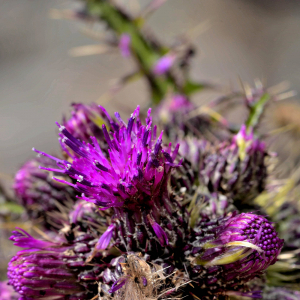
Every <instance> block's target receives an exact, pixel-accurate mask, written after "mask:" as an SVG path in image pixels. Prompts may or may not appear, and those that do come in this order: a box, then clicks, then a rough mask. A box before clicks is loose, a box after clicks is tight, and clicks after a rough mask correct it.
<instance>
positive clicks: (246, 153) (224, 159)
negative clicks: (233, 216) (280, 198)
mask: <svg viewBox="0 0 300 300" xmlns="http://www.w3.org/2000/svg"><path fill="white" fill-rule="evenodd" d="M266 157H267V153H266V150H265V144H264V143H263V142H261V141H260V140H258V139H256V138H255V137H254V136H253V133H252V132H250V133H247V132H246V127H245V126H242V128H241V130H240V132H239V133H238V134H237V135H235V136H234V137H233V138H232V141H231V142H230V143H228V142H223V143H222V144H218V145H216V146H213V145H208V147H207V149H206V152H205V153H203V155H202V157H201V163H200V167H199V169H200V172H199V178H200V181H201V183H202V184H203V185H205V186H206V187H207V188H208V189H209V191H210V192H218V193H221V194H223V195H226V196H228V197H230V198H232V199H233V200H234V201H235V205H236V206H237V207H238V208H241V207H242V205H244V207H243V208H245V204H247V205H251V201H252V200H253V199H254V198H255V197H256V196H257V195H258V194H260V193H261V192H262V191H263V190H264V188H265V184H266V177H267V165H266V161H265V159H266Z"/></svg>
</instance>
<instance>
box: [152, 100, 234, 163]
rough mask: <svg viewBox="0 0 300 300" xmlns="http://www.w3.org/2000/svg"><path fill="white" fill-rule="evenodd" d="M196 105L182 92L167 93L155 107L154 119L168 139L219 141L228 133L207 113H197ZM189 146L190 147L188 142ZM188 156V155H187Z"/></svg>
mask: <svg viewBox="0 0 300 300" xmlns="http://www.w3.org/2000/svg"><path fill="white" fill-rule="evenodd" d="M196 112H197V107H196V106H195V105H194V104H193V103H192V102H191V101H189V99H188V98H187V96H185V95H183V94H173V95H169V96H168V97H167V98H166V99H164V100H163V101H162V102H161V103H160V104H159V105H158V106H157V108H156V111H155V114H154V120H155V121H156V122H157V123H158V124H159V125H160V126H161V127H162V128H163V129H164V133H165V135H166V136H167V137H168V138H169V140H170V141H179V143H180V145H181V142H183V143H184V142H185V140H186V137H189V139H192V138H194V140H193V142H194V141H195V140H200V139H206V140H210V141H212V140H213V141H216V140H218V141H220V140H224V139H225V138H228V136H229V133H228V131H227V130H226V129H225V128H224V126H223V125H222V124H221V122H216V121H213V119H212V117H210V116H209V115H208V114H203V113H198V114H195V113H196ZM189 147H192V146H191V145H190V144H189ZM187 158H188V157H187Z"/></svg>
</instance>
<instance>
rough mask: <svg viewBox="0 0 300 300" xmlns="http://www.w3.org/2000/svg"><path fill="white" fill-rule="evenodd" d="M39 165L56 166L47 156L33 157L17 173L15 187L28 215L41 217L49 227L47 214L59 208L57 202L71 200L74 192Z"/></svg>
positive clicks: (18, 198)
mask: <svg viewBox="0 0 300 300" xmlns="http://www.w3.org/2000/svg"><path fill="white" fill-rule="evenodd" d="M39 165H41V166H43V167H45V168H53V167H56V164H55V162H53V161H52V160H51V159H49V158H47V157H37V158H34V159H31V160H29V161H28V162H26V163H25V164H24V165H23V166H22V168H21V169H20V170H19V171H18V172H17V173H16V176H15V181H14V186H13V187H14V190H15V193H16V196H17V200H18V201H19V203H20V204H21V205H22V206H24V207H25V209H26V212H27V214H28V216H29V217H30V218H31V219H33V220H37V219H38V218H40V220H42V221H43V223H42V224H43V225H44V226H46V227H49V226H50V224H49V222H48V219H49V216H48V215H47V214H48V213H50V212H51V211H56V210H58V207H57V202H59V203H61V204H66V203H69V202H71V199H72V198H73V197H74V192H73V189H72V188H70V187H68V186H66V185H64V184H61V183H59V182H56V181H54V180H53V179H52V178H51V176H50V174H49V172H45V171H44V170H41V169H40V168H39ZM66 179H67V178H66ZM58 221H59V220H58Z"/></svg>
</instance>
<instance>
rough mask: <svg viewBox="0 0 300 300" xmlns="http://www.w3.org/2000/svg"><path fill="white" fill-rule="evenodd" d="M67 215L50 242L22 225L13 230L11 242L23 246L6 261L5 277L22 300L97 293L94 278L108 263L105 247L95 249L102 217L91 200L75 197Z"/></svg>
mask: <svg viewBox="0 0 300 300" xmlns="http://www.w3.org/2000/svg"><path fill="white" fill-rule="evenodd" d="M69 218H70V222H69V223H68V224H65V227H64V228H62V229H61V234H60V235H56V236H55V237H54V238H53V239H52V241H51V242H50V241H45V240H39V239H36V238H34V237H32V236H31V235H29V234H28V233H27V232H25V231H24V230H22V229H19V231H14V232H13V235H12V237H11V238H10V239H11V240H12V241H14V242H15V243H14V245H16V246H18V247H21V248H25V249H24V250H21V251H19V252H18V253H17V254H16V255H15V256H14V257H13V258H12V260H11V261H10V263H9V266H8V278H9V283H10V284H11V285H12V286H13V287H14V289H15V290H16V291H17V292H18V293H19V294H20V295H21V296H22V297H23V298H22V299H23V300H31V299H50V300H52V299H53V300H54V299H55V300H56V299H74V300H80V299H81V300H82V299H91V298H92V297H94V296H95V295H97V291H98V285H97V283H96V280H99V278H100V274H101V273H102V271H103V270H104V269H105V268H106V267H107V266H108V265H109V264H108V263H105V260H106V257H107V260H108V262H109V261H110V260H111V258H112V257H111V254H110V252H109V251H106V252H103V251H95V250H97V249H96V245H97V242H98V241H99V232H103V231H104V230H105V229H104V228H105V227H106V226H107V223H106V217H105V215H102V213H101V214H100V213H96V212H95V207H94V205H93V204H91V203H87V202H85V201H79V202H78V203H76V205H75V206H74V209H73V210H72V211H71V212H70V215H69ZM100 239H101V235H100ZM87 262H88V263H87ZM67 297H68V298H67Z"/></svg>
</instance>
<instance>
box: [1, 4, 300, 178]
mask: <svg viewBox="0 0 300 300" xmlns="http://www.w3.org/2000/svg"><path fill="white" fill-rule="evenodd" d="M122 1H123V2H125V3H126V2H128V5H132V6H133V7H134V6H135V5H136V2H137V1H138V2H139V3H140V5H142V6H144V5H146V4H147V3H149V1H140V0H136V1H134V0H132V1H129V0H122ZM0 3H1V9H0V69H1V73H0V99H1V100H0V101H1V102H0V103H1V109H0V172H1V173H2V174H8V175H10V174H13V173H14V172H15V171H16V170H17V168H18V167H19V166H20V165H21V164H22V163H23V162H24V161H25V160H26V159H28V158H29V157H32V156H33V153H32V151H31V148H32V147H33V146H34V147H36V148H38V149H40V150H44V151H45V150H47V151H48V152H55V151H56V150H57V149H58V141H57V136H56V126H55V124H54V122H55V121H60V120H61V118H62V114H63V113H68V112H69V105H70V103H72V102H84V103H88V102H93V101H94V102H97V103H99V104H101V103H103V102H104V100H103V98H101V95H103V94H104V93H105V92H106V91H107V90H108V88H109V87H110V86H111V85H112V83H113V79H114V78H115V79H116V78H118V77H120V76H122V75H124V74H126V72H128V71H130V70H132V69H133V63H132V62H130V60H127V59H124V58H122V57H121V55H119V53H115V54H104V55H92V56H86V57H75V58H74V57H70V55H69V54H68V52H69V50H70V49H72V48H74V47H78V46H84V45H87V44H93V43H97V41H94V40H92V39H91V38H90V37H88V36H86V35H84V34H82V33H81V31H82V26H81V25H80V24H79V23H77V22H75V21H69V20H53V19H50V18H49V11H50V10H51V9H53V8H56V9H65V8H72V7H74V5H76V3H74V1H62V0H47V1H41V0H14V1H6V0H0ZM203 21H208V24H209V28H208V29H207V30H206V31H205V32H203V33H202V34H200V35H199V36H198V37H197V38H196V40H195V44H196V46H197V49H198V52H197V54H196V56H195V58H194V59H193V63H192V66H193V71H192V73H193V77H194V78H195V79H203V80H206V81H207V80H212V82H216V83H222V84H224V85H226V84H228V85H229V84H230V83H234V84H236V83H238V77H241V78H242V79H243V80H244V81H247V82H249V83H251V84H252V83H253V79H255V78H261V79H264V80H265V82H266V83H267V86H272V85H274V84H277V83H279V82H281V81H283V80H288V81H289V82H290V83H291V87H292V88H293V89H294V90H296V91H297V90H299V89H300V73H299V63H298V60H299V59H298V56H299V53H300V42H299V41H300V2H299V1H296V0H295V1H291V0H289V1H282V0H272V1H269V0H256V1H250V0H226V1H224V0H209V1H208V0H184V1H183V0H169V1H167V2H166V3H165V4H164V5H163V6H162V7H161V8H160V9H159V10H158V11H157V12H156V13H155V14H154V15H153V16H152V17H151V18H150V20H149V23H148V25H149V27H150V28H151V29H152V30H153V32H155V33H156V35H157V36H158V37H159V38H160V39H162V40H163V41H167V42H169V43H171V42H172V41H173V39H174V38H175V37H176V36H177V35H178V34H182V33H184V32H186V31H187V30H189V29H191V28H194V27H196V26H197V25H198V24H199V23H201V22H203ZM146 99H147V94H146V92H145V84H144V83H143V82H142V81H139V82H136V83H133V84H130V85H128V86H127V87H126V88H125V89H123V90H121V91H120V92H119V93H118V94H117V95H116V97H114V99H112V100H110V101H108V103H105V105H106V107H108V110H109V111H110V112H112V111H116V110H123V109H124V103H126V107H128V111H131V108H132V107H134V106H136V105H137V104H143V103H145V102H146ZM193 101H194V102H195V103H200V101H202V99H201V95H200V96H199V97H197V96H195V97H194V98H193Z"/></svg>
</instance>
